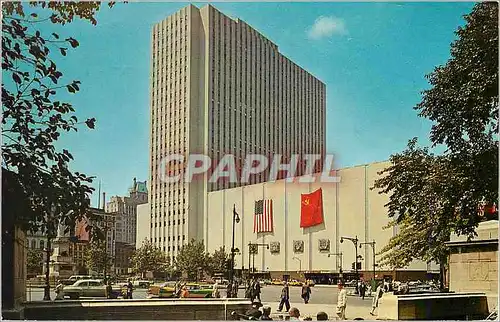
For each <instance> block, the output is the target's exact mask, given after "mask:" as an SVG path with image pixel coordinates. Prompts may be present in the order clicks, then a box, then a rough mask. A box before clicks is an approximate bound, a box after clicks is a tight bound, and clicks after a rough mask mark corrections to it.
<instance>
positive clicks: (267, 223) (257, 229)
mask: <svg viewBox="0 0 500 322" xmlns="http://www.w3.org/2000/svg"><path fill="white" fill-rule="evenodd" d="M272 231H273V201H272V200H266V199H263V200H258V201H256V202H255V215H254V217H253V232H254V233H270V232H272Z"/></svg>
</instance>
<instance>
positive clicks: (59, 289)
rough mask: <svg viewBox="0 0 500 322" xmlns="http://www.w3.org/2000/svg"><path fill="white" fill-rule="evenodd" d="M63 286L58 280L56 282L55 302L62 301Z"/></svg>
mask: <svg viewBox="0 0 500 322" xmlns="http://www.w3.org/2000/svg"><path fill="white" fill-rule="evenodd" d="M63 288H64V285H63V284H62V282H61V281H60V280H57V285H56V289H55V292H56V298H55V300H64V292H63Z"/></svg>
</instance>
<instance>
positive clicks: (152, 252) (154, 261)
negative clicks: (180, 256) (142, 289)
mask: <svg viewBox="0 0 500 322" xmlns="http://www.w3.org/2000/svg"><path fill="white" fill-rule="evenodd" d="M131 262H132V267H133V269H134V272H135V273H139V274H141V276H142V277H144V274H145V273H146V272H158V273H166V274H170V273H171V271H172V269H171V265H170V258H169V257H167V256H166V255H165V253H164V252H162V251H161V250H160V249H159V248H157V247H155V246H154V245H153V244H152V243H151V242H150V241H149V240H144V242H143V243H142V245H141V247H140V248H139V249H137V250H136V251H135V252H134V255H132V258H131Z"/></svg>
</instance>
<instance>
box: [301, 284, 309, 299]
mask: <svg viewBox="0 0 500 322" xmlns="http://www.w3.org/2000/svg"><path fill="white" fill-rule="evenodd" d="M301 296H302V299H303V300H304V304H307V303H309V299H310V298H311V287H310V286H309V283H308V282H305V283H304V284H302V292H301Z"/></svg>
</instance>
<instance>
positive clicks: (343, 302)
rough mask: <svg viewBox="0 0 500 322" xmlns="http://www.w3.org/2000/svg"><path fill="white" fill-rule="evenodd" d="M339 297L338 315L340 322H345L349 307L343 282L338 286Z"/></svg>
mask: <svg viewBox="0 0 500 322" xmlns="http://www.w3.org/2000/svg"><path fill="white" fill-rule="evenodd" d="M338 288H339V295H338V297H337V315H338V317H339V319H340V320H345V308H346V306H347V291H346V290H345V288H344V285H343V284H342V282H339V284H338Z"/></svg>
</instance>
